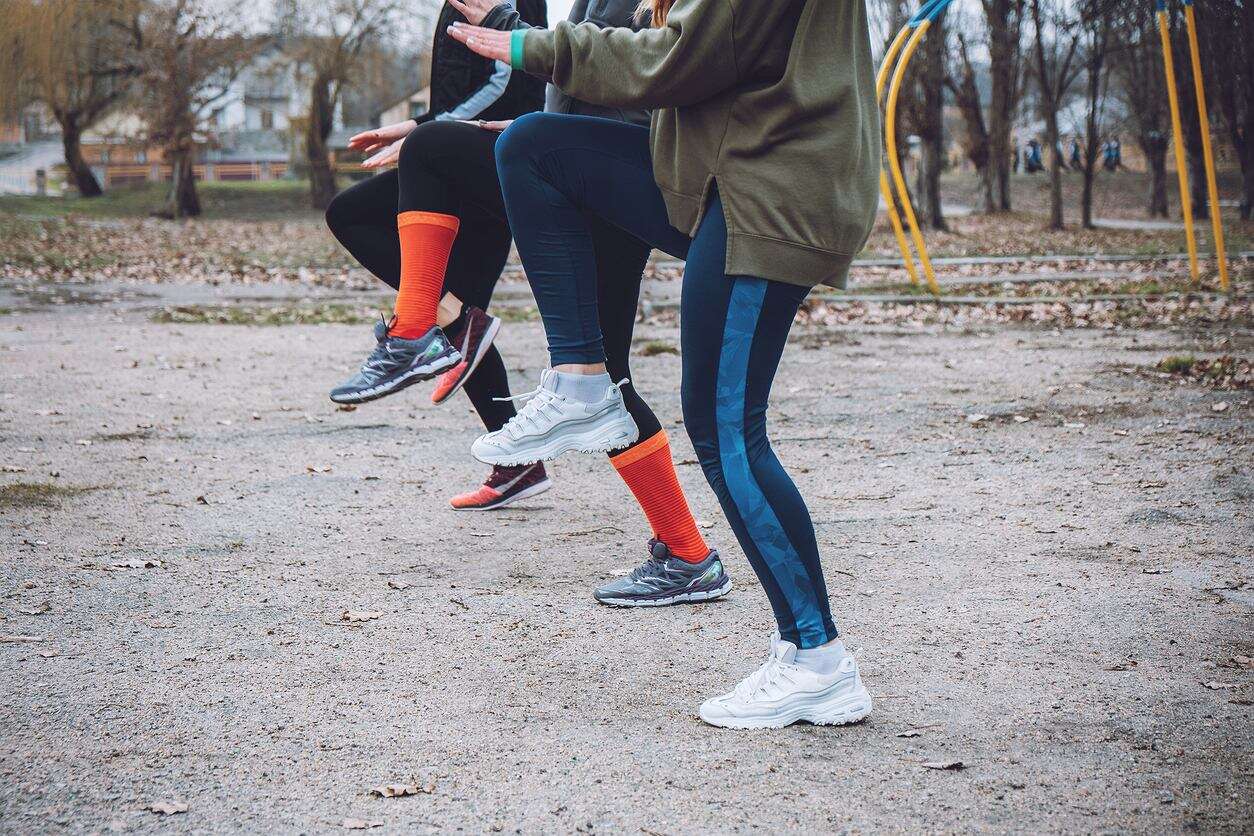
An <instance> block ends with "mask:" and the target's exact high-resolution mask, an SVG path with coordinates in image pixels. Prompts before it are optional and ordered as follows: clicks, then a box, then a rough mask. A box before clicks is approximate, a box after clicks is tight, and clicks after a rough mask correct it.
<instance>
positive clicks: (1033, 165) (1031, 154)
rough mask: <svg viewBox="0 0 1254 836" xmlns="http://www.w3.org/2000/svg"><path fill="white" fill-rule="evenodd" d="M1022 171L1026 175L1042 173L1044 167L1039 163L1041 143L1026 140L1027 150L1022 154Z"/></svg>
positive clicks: (1034, 140)
mask: <svg viewBox="0 0 1254 836" xmlns="http://www.w3.org/2000/svg"><path fill="white" fill-rule="evenodd" d="M1023 170H1024V171H1026V172H1027V173H1028V174H1035V173H1036V172H1038V171H1044V170H1045V165H1044V164H1043V163H1042V162H1041V143H1039V142H1037V141H1036V139H1035V138H1033V139H1029V140H1028V148H1027V151H1026V152H1025V153H1024V159H1023Z"/></svg>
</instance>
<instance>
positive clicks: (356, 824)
mask: <svg viewBox="0 0 1254 836" xmlns="http://www.w3.org/2000/svg"><path fill="white" fill-rule="evenodd" d="M340 827H342V828H344V829H345V830H369V829H370V828H372V827H383V822H381V821H376V820H374V819H370V820H367V819H344V821H342V822H340Z"/></svg>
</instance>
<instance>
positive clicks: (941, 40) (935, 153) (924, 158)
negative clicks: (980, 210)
mask: <svg viewBox="0 0 1254 836" xmlns="http://www.w3.org/2000/svg"><path fill="white" fill-rule="evenodd" d="M948 40H949V38H948V33H947V32H946V31H945V15H944V13H942V14H941V15H940V17H939V18H937V20H936V22H935V23H933V24H932V26H931V28H930V29H929V30H928V37H927V40H926V41H924V44H923V59H924V60H923V68H922V69H923V72H922V73H921V74H920V76H919V86H920V87H921V88H922V90H921V93H922V95H921V96H920V102H919V104H920V107H919V115H920V119H919V122H920V124H919V139H920V140H921V142H920V147H919V152H920V153H919V176H918V183H917V186H916V190H917V192H918V195H919V204H920V205H921V207H922V209H923V215H924V219H925V223H927V224H928V225H929V226H931V228H932V229H939V230H943V231H946V232H947V231H948V230H949V227H948V226H947V225H946V224H945V213H944V209H943V208H942V205H941V193H940V179H941V171H942V170H943V169H944V167H945V55H946V52H947V49H948V46H949V44H948Z"/></svg>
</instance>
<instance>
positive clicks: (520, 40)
mask: <svg viewBox="0 0 1254 836" xmlns="http://www.w3.org/2000/svg"><path fill="white" fill-rule="evenodd" d="M526 43H527V30H526V29H515V30H514V31H513V32H511V33H510V35H509V65H510V66H511V67H512V68H514V69H515V70H521V69H522V68H523V55H524V48H525V45H526Z"/></svg>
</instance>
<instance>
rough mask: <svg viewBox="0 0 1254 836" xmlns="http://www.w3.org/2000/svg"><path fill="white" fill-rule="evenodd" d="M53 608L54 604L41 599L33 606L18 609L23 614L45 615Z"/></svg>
mask: <svg viewBox="0 0 1254 836" xmlns="http://www.w3.org/2000/svg"><path fill="white" fill-rule="evenodd" d="M51 610H52V605H51V604H49V603H48V602H47V601H41V602H40V603H38V604H36V605H35V606H33V607H30V608H29V609H25V610H18V612H20V613H21V614H22V615H43V614H44V613H46V612H49V611H51Z"/></svg>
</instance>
